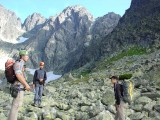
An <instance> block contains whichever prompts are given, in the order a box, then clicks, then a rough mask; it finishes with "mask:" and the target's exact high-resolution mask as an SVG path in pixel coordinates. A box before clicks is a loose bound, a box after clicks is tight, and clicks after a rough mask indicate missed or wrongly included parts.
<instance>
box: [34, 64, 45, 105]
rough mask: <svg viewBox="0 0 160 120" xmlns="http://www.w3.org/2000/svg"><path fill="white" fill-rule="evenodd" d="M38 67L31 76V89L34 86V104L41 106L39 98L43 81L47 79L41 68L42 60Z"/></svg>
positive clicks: (42, 65)
mask: <svg viewBox="0 0 160 120" xmlns="http://www.w3.org/2000/svg"><path fill="white" fill-rule="evenodd" d="M39 66H40V69H38V70H36V71H35V72H34V77H33V89H34V88H35V96H34V104H33V105H34V106H38V107H42V106H41V98H42V93H43V88H44V84H45V81H46V79H47V75H46V71H45V70H44V69H43V67H44V62H40V63H39Z"/></svg>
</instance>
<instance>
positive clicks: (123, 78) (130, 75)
mask: <svg viewBox="0 0 160 120" xmlns="http://www.w3.org/2000/svg"><path fill="white" fill-rule="evenodd" d="M131 77H132V74H123V75H120V76H119V80H125V79H130V78H131Z"/></svg>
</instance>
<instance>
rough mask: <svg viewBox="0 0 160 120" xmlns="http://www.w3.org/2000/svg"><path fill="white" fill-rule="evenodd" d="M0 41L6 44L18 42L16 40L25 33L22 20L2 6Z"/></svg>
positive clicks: (0, 9)
mask: <svg viewBox="0 0 160 120" xmlns="http://www.w3.org/2000/svg"><path fill="white" fill-rule="evenodd" d="M0 11H1V12H0V18H1V19H0V39H1V40H3V41H6V42H12V43H14V42H16V39H17V38H18V37H19V36H20V35H22V34H23V33H24V31H23V30H22V29H21V20H20V18H18V17H17V16H16V14H15V13H14V12H12V11H10V10H7V9H6V8H4V7H3V6H2V5H1V6H0Z"/></svg>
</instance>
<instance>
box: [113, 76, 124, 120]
mask: <svg viewBox="0 0 160 120" xmlns="http://www.w3.org/2000/svg"><path fill="white" fill-rule="evenodd" d="M111 82H112V84H113V85H114V94H115V100H116V102H115V107H116V111H117V112H116V115H115V120H125V115H124V112H123V109H124V102H123V99H122V97H123V94H122V91H121V85H120V84H119V83H118V77H117V76H112V77H111Z"/></svg>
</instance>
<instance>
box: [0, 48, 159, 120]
mask: <svg viewBox="0 0 160 120" xmlns="http://www.w3.org/2000/svg"><path fill="white" fill-rule="evenodd" d="M119 56H120V54H118V55H115V56H114V57H112V58H107V59H105V60H103V62H97V63H96V64H95V65H94V68H93V69H92V70H91V71H89V67H88V66H86V67H83V68H80V69H78V70H75V71H73V72H71V73H68V74H65V75H64V76H63V77H61V78H60V79H58V80H56V81H51V82H50V83H48V84H47V85H46V86H45V90H44V94H45V96H43V97H42V106H43V108H38V107H34V106H32V105H31V104H32V103H33V99H34V93H33V92H26V93H25V97H24V104H23V107H21V109H20V112H19V117H18V120H114V116H115V112H116V110H115V107H114V103H115V99H114V92H113V86H112V84H111V81H110V79H109V77H110V76H111V75H121V74H125V73H131V74H132V75H133V76H132V78H131V80H132V82H133V83H134V92H133V93H134V100H133V101H132V104H131V105H128V104H126V105H125V114H126V118H127V120H159V119H160V80H159V76H160V74H159V69H160V51H159V50H157V51H156V52H147V53H145V54H142V55H132V56H123V57H122V58H120V57H119ZM116 58H117V59H116ZM111 60H112V61H111ZM89 66H91V65H89ZM92 66H93V65H92ZM88 71H89V72H88ZM8 86H9V85H6V84H4V82H3V83H2V84H1V90H0V94H1V97H0V118H1V120H6V119H7V116H8V112H9V110H10V108H11V101H12V98H11V96H10V95H9V94H8V91H9V88H8Z"/></svg>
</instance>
